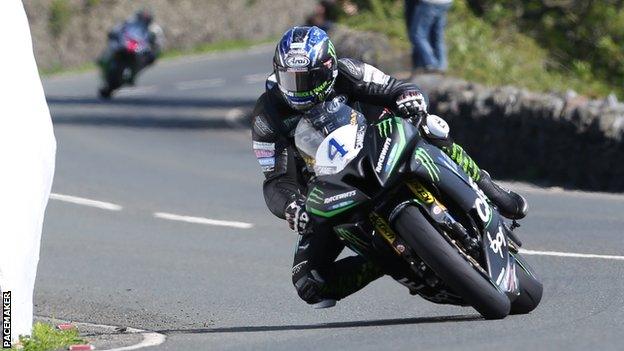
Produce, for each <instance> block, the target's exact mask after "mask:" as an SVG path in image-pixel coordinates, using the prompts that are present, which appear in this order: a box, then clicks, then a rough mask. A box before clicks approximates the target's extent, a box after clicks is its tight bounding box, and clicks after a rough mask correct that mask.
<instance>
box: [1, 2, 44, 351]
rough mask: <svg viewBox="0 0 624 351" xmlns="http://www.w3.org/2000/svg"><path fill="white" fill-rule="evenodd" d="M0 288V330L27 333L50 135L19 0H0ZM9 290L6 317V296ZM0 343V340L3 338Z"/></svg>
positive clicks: (24, 17) (42, 95) (40, 87)
mask: <svg viewBox="0 0 624 351" xmlns="http://www.w3.org/2000/svg"><path fill="white" fill-rule="evenodd" d="M0 45H1V46H2V54H1V55H0V289H2V291H4V292H5V293H4V294H3V304H2V305H3V312H5V313H4V315H3V320H2V322H3V323H2V324H3V325H2V336H5V334H6V333H7V330H8V329H10V332H11V337H10V339H12V341H13V342H16V341H17V340H18V336H19V335H30V334H31V332H32V323H33V289H34V284H35V276H36V273H37V263H38V261H39V245H40V241H41V229H42V225H43V216H44V212H45V207H46V205H47V202H48V197H49V195H50V188H51V186H52V178H53V175H54V161H55V160H54V158H55V154H56V141H55V139H54V133H53V130H52V121H51V119H50V112H49V110H48V106H47V104H46V100H45V96H44V93H43V88H42V86H41V80H40V78H39V73H38V71H37V64H36V62H35V59H34V54H33V48H32V39H31V36H30V29H29V27H28V19H27V18H26V13H25V11H24V7H23V5H22V2H21V1H20V0H0ZM8 291H10V292H11V294H10V303H11V305H10V311H11V315H10V319H9V320H8V321H9V322H10V326H11V328H6V322H7V319H6V318H5V317H7V316H6V300H7V297H8V294H6V292H8ZM3 343H4V340H3Z"/></svg>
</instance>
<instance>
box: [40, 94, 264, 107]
mask: <svg viewBox="0 0 624 351" xmlns="http://www.w3.org/2000/svg"><path fill="white" fill-rule="evenodd" d="M47 100H48V104H49V105H51V106H54V105H76V107H80V105H99V106H128V107H132V106H136V107H205V108H228V107H231V108H235V107H250V106H253V105H254V104H255V103H256V100H255V99H253V100H252V99H214V98H206V99H200V98H192V99H191V98H183V97H180V98H177V97H176V98H171V97H167V98H159V97H156V96H149V97H148V96H146V97H123V96H121V97H117V98H113V99H111V100H102V99H98V98H95V97H55V96H50V97H47Z"/></svg>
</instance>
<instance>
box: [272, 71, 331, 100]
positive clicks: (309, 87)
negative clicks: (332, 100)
mask: <svg viewBox="0 0 624 351" xmlns="http://www.w3.org/2000/svg"><path fill="white" fill-rule="evenodd" d="M276 71H277V74H276V76H277V83H278V84H279V86H280V88H282V90H283V91H285V92H287V93H289V94H292V95H293V96H298V97H305V96H312V95H314V94H316V93H318V92H320V91H322V90H323V89H324V88H326V85H328V84H329V83H331V81H332V79H333V78H334V77H333V76H334V73H333V71H332V70H330V69H323V68H314V69H311V70H293V69H289V68H281V67H280V68H278V69H277V70H276Z"/></svg>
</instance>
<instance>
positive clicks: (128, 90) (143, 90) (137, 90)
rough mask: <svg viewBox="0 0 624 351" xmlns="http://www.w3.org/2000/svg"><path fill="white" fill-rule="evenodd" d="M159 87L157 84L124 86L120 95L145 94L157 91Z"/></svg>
mask: <svg viewBox="0 0 624 351" xmlns="http://www.w3.org/2000/svg"><path fill="white" fill-rule="evenodd" d="M157 89H158V87H157V86H154V85H152V86H145V87H134V88H122V89H121V90H119V93H118V95H121V96H136V95H144V94H150V93H153V92H155V91H156V90H157Z"/></svg>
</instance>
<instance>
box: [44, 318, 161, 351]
mask: <svg viewBox="0 0 624 351" xmlns="http://www.w3.org/2000/svg"><path fill="white" fill-rule="evenodd" d="M36 318H37V319H40V320H43V321H45V322H47V323H49V324H55V322H64V323H70V324H72V325H74V326H76V327H80V326H83V327H86V328H101V329H106V330H110V331H111V332H114V333H115V332H117V329H118V328H119V327H117V326H114V325H105V324H94V323H84V322H69V321H63V320H58V319H55V318H48V317H36ZM125 334H141V335H142V336H143V340H142V341H141V342H140V343H138V344H134V345H130V346H124V347H118V348H114V349H106V350H100V351H130V350H138V349H142V348H145V347H154V346H158V345H161V344H162V343H164V342H165V340H167V337H166V336H165V335H163V334H160V333H156V332H151V331H147V330H143V329H136V328H128V329H126V331H125Z"/></svg>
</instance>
